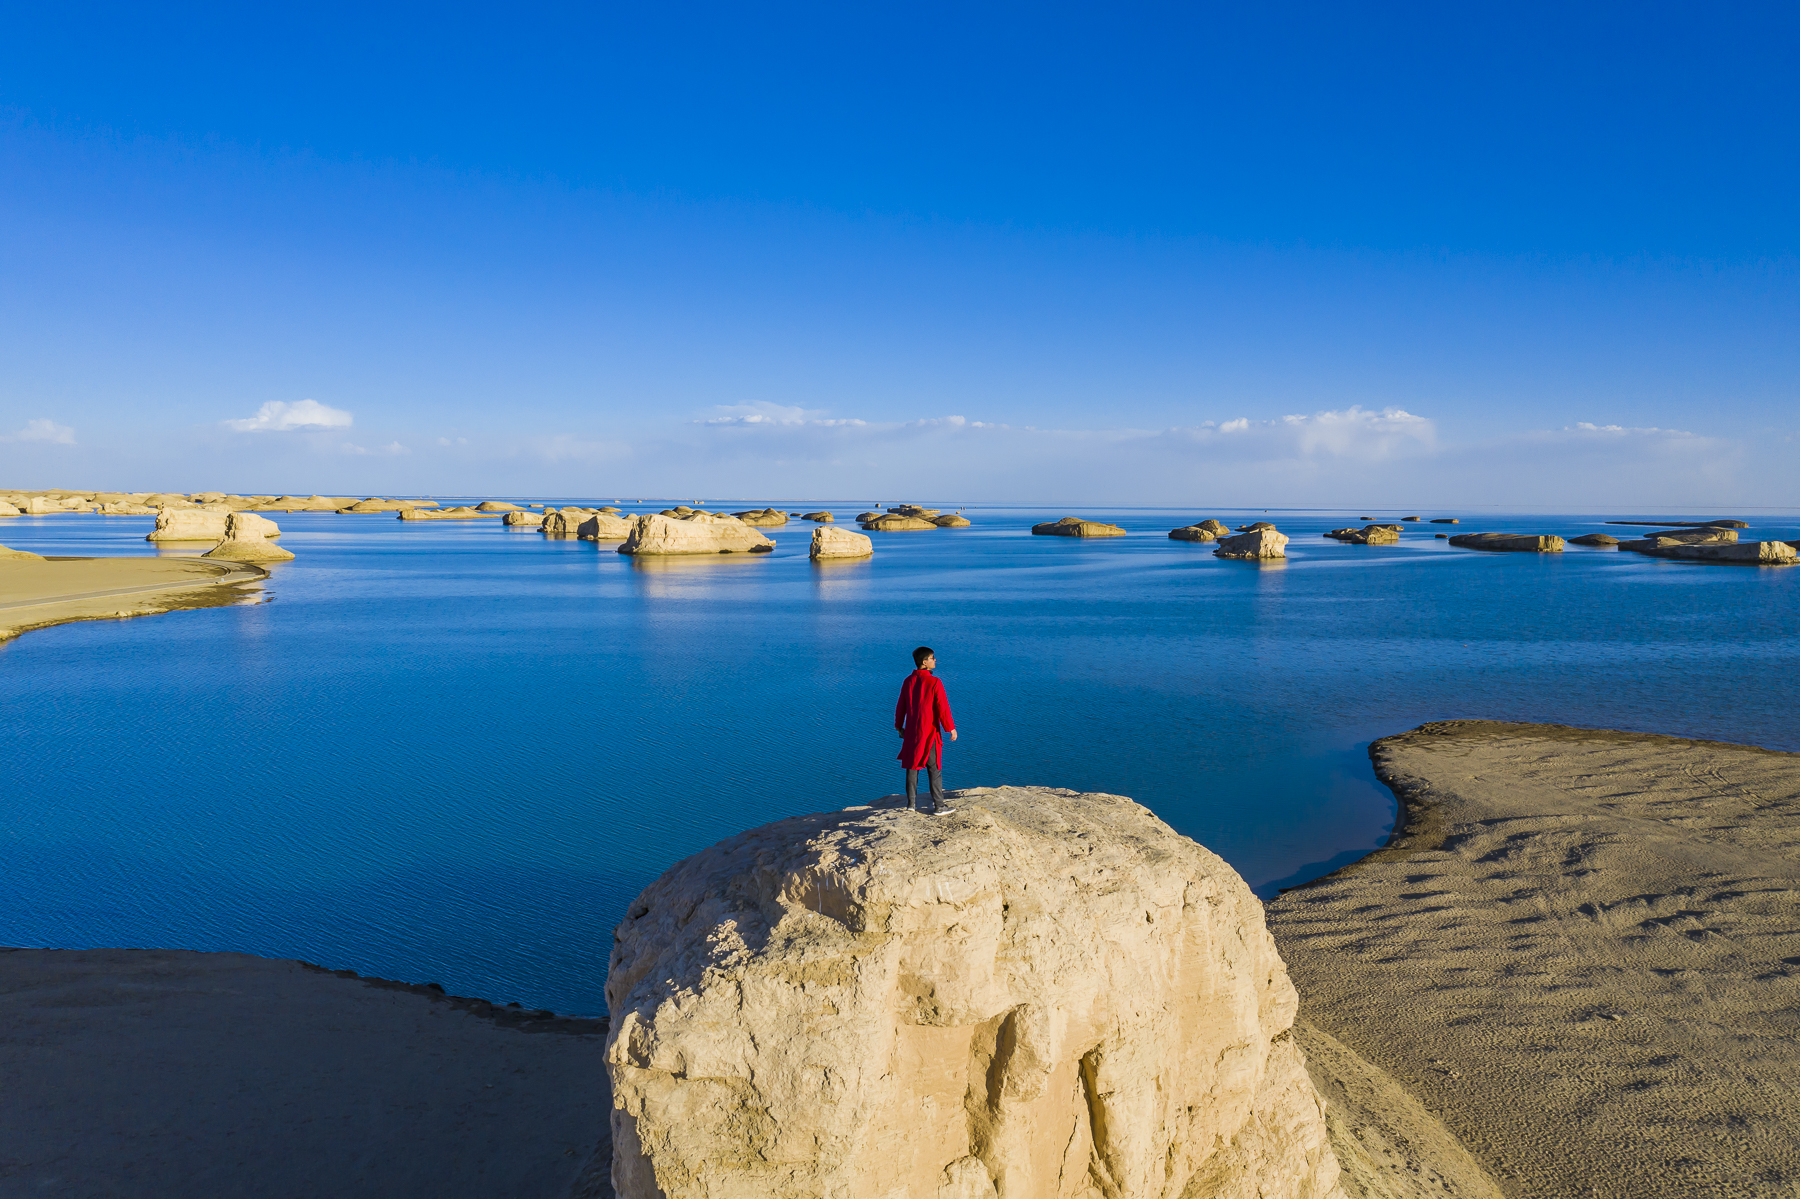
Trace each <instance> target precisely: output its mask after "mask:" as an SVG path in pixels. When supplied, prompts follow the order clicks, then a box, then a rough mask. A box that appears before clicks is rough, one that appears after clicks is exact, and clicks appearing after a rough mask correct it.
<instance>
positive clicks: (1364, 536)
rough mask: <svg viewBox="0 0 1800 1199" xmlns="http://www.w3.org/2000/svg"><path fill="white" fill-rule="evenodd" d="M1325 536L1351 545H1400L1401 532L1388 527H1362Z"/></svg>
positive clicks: (1336, 530)
mask: <svg viewBox="0 0 1800 1199" xmlns="http://www.w3.org/2000/svg"><path fill="white" fill-rule="evenodd" d="M1325 536H1327V537H1329V538H1331V539H1332V540H1334V541H1344V542H1348V543H1349V544H1351V545H1399V544H1400V530H1399V529H1396V528H1392V527H1391V526H1388V525H1362V526H1360V527H1358V528H1354V529H1333V530H1331V532H1329V533H1326V534H1325Z"/></svg>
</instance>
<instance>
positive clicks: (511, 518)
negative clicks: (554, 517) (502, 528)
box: [500, 512, 544, 529]
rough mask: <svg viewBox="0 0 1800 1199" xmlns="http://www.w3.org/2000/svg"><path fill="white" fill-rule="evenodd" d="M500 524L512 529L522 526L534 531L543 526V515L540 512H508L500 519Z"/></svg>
mask: <svg viewBox="0 0 1800 1199" xmlns="http://www.w3.org/2000/svg"><path fill="white" fill-rule="evenodd" d="M500 523H501V524H503V525H510V526H512V527H514V528H517V527H518V526H520V525H524V526H526V527H528V528H533V529H535V528H539V527H540V526H542V525H543V523H544V514H543V513H542V512H508V513H507V514H506V515H505V516H503V517H501V518H500Z"/></svg>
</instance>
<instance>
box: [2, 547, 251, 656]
mask: <svg viewBox="0 0 1800 1199" xmlns="http://www.w3.org/2000/svg"><path fill="white" fill-rule="evenodd" d="M267 577H268V571H266V570H263V569H262V568H261V567H258V566H252V565H250V564H249V563H245V562H222V561H221V562H208V561H202V560H201V559H199V558H184V557H166V558H160V557H159V558H150V557H133V558H0V641H5V640H7V639H8V638H11V637H16V636H18V635H19V634H20V633H23V632H26V631H28V630H31V629H41V628H45V627H47V626H49V625H56V624H66V623H67V622H69V621H72V620H112V619H118V618H122V617H129V616H154V615H157V614H159V613H163V612H173V611H175V610H177V609H181V608H212V607H218V606H220V605H224V604H235V603H242V602H243V601H244V600H245V599H246V598H247V595H246V592H245V591H244V589H243V588H242V587H241V586H240V584H245V583H254V582H256V581H257V580H259V579H265V578H267Z"/></svg>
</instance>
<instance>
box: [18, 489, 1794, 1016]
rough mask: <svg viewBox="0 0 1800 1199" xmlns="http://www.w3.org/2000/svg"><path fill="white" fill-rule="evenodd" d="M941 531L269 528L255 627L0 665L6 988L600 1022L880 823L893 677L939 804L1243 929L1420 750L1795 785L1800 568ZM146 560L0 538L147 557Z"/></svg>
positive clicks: (1147, 518) (134, 542)
mask: <svg viewBox="0 0 1800 1199" xmlns="http://www.w3.org/2000/svg"><path fill="white" fill-rule="evenodd" d="M834 507H835V508H836V510H837V512H838V515H839V518H840V520H842V519H844V518H846V517H848V516H850V515H852V514H853V513H854V512H856V511H857V510H858V506H856V505H844V504H838V505H834ZM969 515H970V516H971V517H972V518H973V519H974V520H975V521H976V524H975V526H974V527H973V528H970V529H963V530H942V531H937V532H931V533H890V534H876V535H875V538H876V546H877V552H876V557H875V558H874V560H873V561H869V562H863V563H852V564H834V565H831V566H824V567H817V566H813V565H812V564H810V563H809V562H808V561H807V559H806V545H807V538H808V535H809V533H810V529H811V526H810V525H804V524H801V523H799V522H795V523H794V524H790V525H789V526H788V527H787V528H786V529H776V530H769V532H770V533H771V535H772V536H774V537H775V538H776V540H777V541H778V542H779V543H780V545H779V549H778V550H777V551H776V552H775V553H774V554H771V555H766V556H758V557H756V558H738V557H732V558H720V559H716V560H715V559H706V560H701V561H691V560H689V561H668V562H653V561H652V562H636V561H633V560H631V559H627V558H624V557H622V556H621V555H619V554H618V553H616V552H615V550H616V546H614V545H610V544H599V545H596V544H593V543H589V542H575V541H546V540H545V539H543V537H542V536H541V535H540V534H538V533H536V532H521V531H518V530H509V529H506V528H503V527H501V526H500V525H499V524H498V523H497V522H485V521H484V522H481V523H433V524H418V523H410V522H401V521H398V520H394V519H391V518H387V517H377V516H361V517H340V516H332V515H324V514H299V513H296V514H288V515H285V516H283V515H278V516H277V517H276V519H277V520H278V521H279V522H280V524H281V526H282V528H283V530H284V533H285V536H284V537H283V539H282V542H283V544H284V545H286V546H287V547H288V548H289V549H292V550H293V551H294V552H295V553H296V554H297V555H299V556H298V558H297V559H296V560H295V561H294V562H292V563H288V564H283V565H281V566H278V567H277V568H276V569H275V575H274V578H273V579H272V580H271V581H270V582H269V583H267V584H266V585H265V586H264V588H263V593H262V594H263V596H264V598H265V602H263V603H259V604H253V605H243V606H238V607H231V608H219V609H211V610H206V611H198V612H184V613H176V614H172V615H168V616H159V617H154V618H150V619H141V620H131V621H116V622H94V623H85V624H75V625H65V626H61V627H58V628H53V629H47V630H42V631H39V632H34V633H28V634H26V635H25V636H24V637H22V638H20V639H18V640H16V641H14V642H11V643H9V644H6V645H4V646H3V647H0V708H3V710H4V713H5V717H6V726H5V727H6V733H5V739H4V741H3V742H0V746H3V748H0V778H3V779H4V789H3V792H0V944H13V945H57V946H94V945H145V946H150V945H157V946H178V947H186V948H192V949H236V950H246V951H249V952H253V953H260V954H270V955H275V956H281V957H299V958H304V959H307V960H309V961H314V962H319V963H323V964H326V965H329V966H332V967H349V968H352V969H356V970H359V971H362V972H364V973H367V974H374V975H380V976H385V977H390V978H399V979H406V980H411V981H419V982H424V981H432V982H439V983H442V984H443V985H444V986H445V987H447V988H448V989H449V990H451V991H452V992H459V993H462V994H468V995H481V996H485V997H488V998H492V999H496V1000H518V1001H520V1002H523V1003H524V1004H525V1005H526V1006H528V1007H549V1008H554V1009H556V1010H559V1011H565V1012H578V1013H593V1012H598V1011H602V1010H604V1002H603V1000H602V997H601V987H602V984H603V983H604V976H605V971H606V959H607V954H608V951H609V949H610V944H611V930H612V926H613V924H614V923H615V922H616V921H617V920H618V919H619V918H620V917H621V916H622V915H623V912H624V909H625V907H626V904H627V903H628V902H629V900H630V899H631V897H632V896H633V895H635V894H636V893H637V891H638V890H639V889H640V888H642V887H643V886H644V885H645V884H646V883H648V882H649V881H650V880H651V879H653V878H654V877H655V876H656V875H657V874H659V873H660V872H661V871H662V870H663V869H664V868H665V867H666V866H667V865H669V864H670V863H671V862H673V861H675V860H676V859H678V858H681V857H683V856H685V855H687V854H689V853H692V852H694V851H695V850H698V849H700V848H702V847H704V846H706V845H708V844H711V843H712V842H714V841H717V840H719V839H720V838H722V837H725V836H728V835H730V834H731V833H734V832H736V831H738V830H740V829H743V828H746V827H749V826H752V825H756V824H761V823H764V822H766V821H770V820H774V819H777V818H779V817H782V816H786V815H790V814H794V813H800V812H807V811H816V810H819V809H822V808H828V807H838V806H843V805H845V804H848V803H854V802H861V801H865V800H867V799H869V798H871V797H874V796H879V795H883V794H887V793H890V792H893V791H896V790H898V789H899V784H900V775H899V770H898V764H897V763H896V762H895V760H894V755H895V753H896V752H897V751H898V747H899V741H898V738H897V737H896V736H895V735H894V733H893V732H892V728H891V724H892V713H893V702H894V696H895V694H896V692H897V690H898V687H899V684H900V681H901V679H902V678H903V677H904V676H905V674H906V673H907V671H908V670H909V669H910V668H911V662H910V659H909V657H908V652H909V651H910V650H911V649H912V647H913V646H914V645H917V644H921V643H927V644H930V645H932V646H934V647H935V648H936V649H937V652H938V661H939V664H940V669H939V675H940V677H942V678H943V679H944V681H945V683H946V684H947V686H948V688H949V694H950V699H951V703H952V705H953V707H954V708H955V712H956V717H957V721H958V723H959V726H960V728H961V730H962V737H961V740H959V741H958V742H957V743H956V744H955V745H954V746H952V747H950V748H949V750H948V751H947V754H946V763H945V765H946V776H947V777H946V785H947V786H950V787H959V786H974V785H993V784H999V783H1038V784H1045V785H1051V786H1059V787H1073V788H1077V789H1080V790H1093V791H1110V792H1114V793H1118V794H1122V795H1129V796H1132V797H1134V798H1136V799H1137V800H1139V801H1141V802H1143V803H1145V804H1148V805H1149V806H1150V807H1151V808H1153V809H1154V810H1155V811H1156V812H1157V813H1158V814H1159V815H1161V816H1162V817H1163V818H1164V819H1165V820H1167V821H1168V822H1169V823H1170V824H1172V825H1174V826H1175V827H1176V828H1177V829H1180V830H1181V831H1182V832H1184V833H1186V834H1188V835H1190V836H1192V837H1194V838H1196V839H1197V840H1199V841H1201V842H1202V843H1203V844H1205V845H1207V846H1208V847H1210V848H1212V849H1213V850H1215V851H1217V852H1218V853H1220V854H1222V855H1223V856H1224V857H1225V858H1226V859H1227V860H1228V861H1230V862H1231V863H1232V865H1234V866H1235V867H1236V868H1237V869H1238V870H1239V871H1241V872H1242V873H1243V875H1244V877H1245V878H1246V879H1248V880H1249V881H1250V883H1251V884H1252V885H1253V886H1256V887H1257V888H1258V889H1259V890H1261V891H1263V892H1264V893H1268V892H1269V891H1271V890H1272V889H1273V888H1274V887H1276V886H1279V885H1285V884H1290V883H1293V882H1298V881H1301V880H1303V879H1305V878H1309V877H1313V876H1316V875H1317V874H1319V873H1322V872H1324V871H1325V870H1327V869H1330V868H1332V867H1333V866H1335V865H1338V864H1341V863H1342V862H1345V861H1348V860H1351V859H1353V858H1355V857H1357V856H1359V855H1361V854H1362V853H1365V852H1367V851H1368V850H1369V849H1371V848H1373V847H1375V846H1376V845H1378V844H1379V843H1380V842H1381V841H1382V840H1383V839H1384V838H1385V836H1386V834H1387V832H1388V830H1389V829H1390V827H1391V825H1392V821H1393V815H1394V804H1393V800H1392V797H1391V796H1389V795H1388V794H1387V792H1386V791H1385V790H1384V789H1382V788H1381V787H1379V786H1378V785H1377V784H1376V783H1375V782H1374V780H1373V778H1372V776H1371V774H1370V771H1369V766H1368V762H1367V759H1366V756H1365V751H1366V748H1367V745H1368V742H1369V741H1370V740H1371V739H1372V738H1374V737H1378V736H1382V735H1384V734H1387V733H1392V732H1397V731H1400V730H1403V729H1406V728H1409V727H1411V726H1413V725H1416V724H1418V723H1420V722H1422V721H1426V720H1440V719H1448V718H1455V717H1488V718H1497V719H1515V720H1539V721H1560V722H1567V723H1572V724H1583V725H1595V726H1604V727H1615V728H1629V729H1642V730H1647V731H1653V732H1671V733H1683V734H1692V735H1697V736H1704V737H1714V738H1721V739H1725V740H1732V741H1743V742H1753V743H1756V744H1761V745H1768V746H1774V747H1779V748H1785V749H1800V725H1797V722H1796V719H1795V712H1796V710H1797V709H1800V669H1797V667H1800V639H1797V637H1796V634H1797V633H1800V567H1791V568H1785V569H1768V568H1765V569H1756V568H1743V567H1725V566H1705V565H1695V564H1689V563H1676V562H1662V561H1657V560H1654V559H1646V558H1642V557H1639V556H1638V555H1634V554H1620V553H1617V552H1613V551H1583V550H1579V549H1574V548H1572V549H1571V550H1570V551H1569V552H1567V553H1564V554H1559V555H1534V554H1482V553H1475V552H1470V551H1465V550H1455V549H1451V548H1449V547H1448V546H1446V545H1445V544H1444V543H1443V542H1441V541H1434V540H1433V539H1432V536H1431V535H1432V533H1434V532H1439V531H1453V532H1474V531H1480V530H1483V529H1507V530H1515V531H1545V532H1558V533H1562V534H1565V535H1574V534H1578V533H1582V532H1589V531H1594V530H1598V529H1603V528H1605V526H1603V525H1601V524H1600V523H1599V519H1600V518H1598V517H1592V516H1549V517H1547V516H1531V517H1511V518H1503V517H1492V516H1486V517H1473V516H1465V517H1464V520H1463V524H1462V525H1461V527H1460V528H1458V529H1454V530H1444V529H1443V527H1442V526H1438V527H1436V528H1434V527H1433V526H1431V525H1423V526H1419V527H1417V528H1409V530H1408V532H1407V533H1406V534H1405V541H1404V543H1403V544H1402V545H1400V546H1395V547H1366V546H1344V545H1339V544H1337V543H1335V542H1331V541H1327V540H1324V539H1323V538H1321V537H1320V536H1319V534H1320V532H1322V531H1323V530H1325V529H1328V528H1333V527H1336V526H1339V525H1343V524H1346V523H1354V517H1355V516H1356V515H1357V514H1356V513H1353V512H1352V513H1317V512H1308V513H1288V512H1272V513H1270V514H1269V515H1268V517H1267V518H1268V519H1270V520H1273V521H1276V522H1277V523H1278V524H1279V525H1280V526H1281V528H1282V530H1283V531H1284V532H1286V533H1288V534H1290V535H1291V536H1292V537H1293V539H1294V540H1293V543H1292V544H1291V545H1290V547H1289V552H1290V558H1289V559H1288V561H1287V563H1286V564H1285V565H1274V566H1258V565H1254V564H1249V563H1239V562H1226V561H1222V560H1220V559H1216V558H1214V557H1213V556H1212V553H1211V550H1210V549H1209V548H1208V547H1206V546H1199V545H1188V544H1183V543H1177V542H1171V541H1170V540H1168V538H1167V532H1168V530H1169V529H1170V528H1171V527H1173V526H1175V525H1177V524H1188V523H1191V522H1192V521H1194V520H1197V519H1199V518H1201V517H1203V516H1208V515H1217V516H1220V517H1222V518H1225V519H1227V520H1228V521H1229V522H1230V523H1232V524H1241V523H1244V522H1246V521H1249V520H1256V519H1262V518H1263V515H1264V514H1263V513H1262V512H1261V511H1260V510H1259V511H1256V512H1227V511H1219V512H1212V513H1194V512H1185V511H1183V512H1173V511H1170V512H1163V511H1145V510H1133V511H1113V512H1105V511H1095V510H1087V511H1084V512H1082V513H1080V515H1083V516H1089V517H1096V518H1100V519H1106V520H1113V521H1116V522H1118V523H1121V524H1123V525H1124V526H1125V527H1126V528H1127V529H1129V530H1131V535H1130V536H1127V537H1123V538H1112V539H1107V540H1099V541H1079V540H1071V539H1063V538H1051V537H1033V536H1031V535H1030V534H1029V532H1028V530H1029V526H1030V525H1031V524H1032V523H1033V522H1034V521H1037V520H1045V519H1054V518H1055V517H1058V516H1062V515H1065V513H1064V512H1061V511H1054V512H1043V511H1036V510H1027V509H1000V508H983V509H980V510H971V511H970V512H969ZM1702 515H1711V514H1709V513H1708V514H1702ZM1782 519H1783V520H1788V521H1791V520H1792V519H1793V518H1792V517H1791V516H1790V517H1784V518H1782ZM151 523H152V522H151V519H150V518H147V517H140V518H132V517H88V516H65V517H46V518H23V517H22V518H19V519H17V520H9V521H7V522H5V527H4V528H3V529H0V538H3V539H4V541H5V543H6V544H8V545H12V546H15V547H18V548H25V549H31V550H36V551H38V552H46V553H64V554H109V555H110V554H122V553H155V552H157V551H156V549H155V547H153V546H151V545H150V544H148V543H146V542H145V541H143V540H142V538H143V536H144V534H145V533H146V532H147V531H148V530H149V528H150V526H151ZM1611 531H1613V532H1614V533H1615V534H1620V535H1628V534H1624V533H1621V531H1620V530H1618V529H1613V530H1611ZM1744 536H1745V537H1746V539H1749V538H1757V539H1761V538H1767V537H1780V538H1782V539H1788V538H1794V537H1800V528H1796V527H1795V526H1794V525H1792V524H1779V525H1772V524H1770V525H1762V524H1759V527H1758V528H1756V529H1753V530H1751V531H1749V532H1747V533H1746V534H1745V535H1744Z"/></svg>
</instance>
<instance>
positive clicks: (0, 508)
mask: <svg viewBox="0 0 1800 1199" xmlns="http://www.w3.org/2000/svg"><path fill="white" fill-rule="evenodd" d="M17 515H19V509H18V508H17V506H15V505H13V504H9V503H7V502H6V501H5V500H0V516H17Z"/></svg>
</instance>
